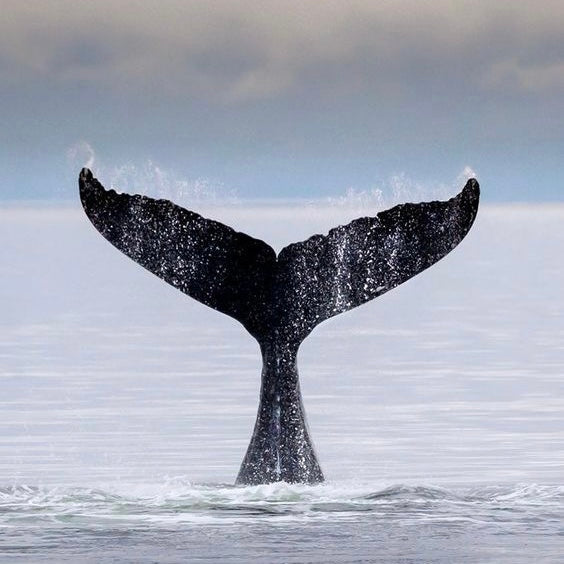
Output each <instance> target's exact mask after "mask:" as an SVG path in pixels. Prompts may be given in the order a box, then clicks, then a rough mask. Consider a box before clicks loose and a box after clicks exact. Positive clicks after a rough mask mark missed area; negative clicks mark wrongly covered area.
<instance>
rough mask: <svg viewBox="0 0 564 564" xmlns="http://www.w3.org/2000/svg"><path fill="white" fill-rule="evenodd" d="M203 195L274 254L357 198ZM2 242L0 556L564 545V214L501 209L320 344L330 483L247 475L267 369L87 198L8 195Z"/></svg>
mask: <svg viewBox="0 0 564 564" xmlns="http://www.w3.org/2000/svg"><path fill="white" fill-rule="evenodd" d="M198 211H202V212H204V213H206V214H207V215H208V216H210V217H216V218H218V219H220V220H222V221H225V222H227V223H229V224H230V225H232V226H234V227H236V228H237V229H241V230H244V231H246V232H248V233H250V234H251V235H255V236H258V237H261V238H263V239H265V240H267V241H268V242H270V243H271V244H273V246H274V247H275V248H276V249H277V250H279V249H280V248H281V247H282V246H283V245H284V244H287V243H290V242H291V241H293V240H297V239H303V238H305V237H307V236H308V235H310V234H312V233H315V232H319V231H326V230H327V229H328V228H330V227H332V226H333V225H336V224H338V223H340V222H343V221H346V220H347V219H350V218H352V217H354V216H355V215H358V214H359V213H358V212H359V210H348V211H347V210H344V209H343V208H341V207H339V206H333V207H324V208H320V207H318V206H314V205H303V206H289V205H282V204H279V205H277V206H261V207H252V206H250V205H243V206H238V207H237V206H234V207H231V208H225V209H222V208H217V207H216V208H214V209H209V210H198ZM347 214H348V215H347ZM0 241H1V242H2V244H1V247H0V259H1V260H0V274H1V280H2V282H1V286H0V288H1V291H0V383H1V386H2V388H1V389H2V392H1V394H0V561H2V562H25V563H28V562H241V563H246V562H291V563H294V562H296V563H297V562H300V563H301V562H320V563H322V562H338V563H351V562H386V563H388V562H390V563H396V562H397V563H408V562H409V563H411V562H424V563H427V562H429V563H432V562H437V563H439V562H440V563H443V562H444V563H447V562H448V563H453V562H480V563H482V562H507V563H518V562H551V563H552V562H561V561H562V558H563V556H562V555H564V475H563V468H564V299H563V298H562V295H561V292H562V288H563V287H564V261H563V260H562V249H563V248H564V207H559V206H503V207H491V206H490V207H484V208H483V209H482V210H481V212H480V214H479V217H478V220H477V223H476V225H475V227H474V228H473V230H472V231H471V232H470V234H469V236H468V238H467V239H466V240H465V241H464V242H463V243H462V244H461V245H460V247H459V248H458V249H456V250H455V251H454V252H453V253H452V254H451V255H449V256H448V257H447V258H446V259H444V260H443V261H442V262H440V263H439V264H437V265H436V266H435V267H433V268H432V269H430V270H429V271H427V272H425V273H423V274H421V275H420V276H418V277H416V278H415V279H413V280H411V281H410V282H408V283H406V284H405V285H403V286H401V287H400V288H397V289H396V290H393V291H392V292H390V293H388V294H386V295H385V296H382V297H381V298H379V299H377V300H375V301H374V302H372V303H370V304H367V305H365V306H362V307H361V308H358V309H356V310H353V311H351V312H349V313H347V314H343V315H341V316H338V317H336V318H333V319H331V320H330V321H328V322H326V323H325V324H323V325H321V326H320V327H318V328H317V329H316V330H315V331H314V333H313V334H312V335H311V336H310V337H309V338H308V339H307V340H306V341H305V342H304V344H303V346H302V349H301V351H300V356H299V367H300V374H301V381H302V391H303V395H304V403H305V407H306V411H307V414H308V421H309V426H310V430H311V433H312V436H313V439H314V442H315V445H316V449H317V452H318V456H319V459H320V462H321V465H322V468H323V470H324V472H325V475H326V477H327V480H328V481H327V483H326V484H323V485H320V486H315V487H307V486H296V485H288V484H272V485H268V486H258V487H244V488H241V487H237V488H236V487H233V486H232V485H231V484H232V483H233V481H234V479H235V476H236V474H237V471H238V468H239V464H240V462H241V460H242V457H243V455H244V452H245V449H246V447H247V445H248V441H249V439H250V435H251V432H252V427H253V424H254V418H255V415H256V409H257V403H258V392H259V382H260V355H259V351H258V347H257V345H256V344H255V343H254V342H253V341H252V339H251V338H250V337H249V336H248V335H247V334H246V333H245V331H244V330H243V329H242V327H240V326H239V325H238V324H237V322H235V321H234V320H232V319H230V318H228V317H225V316H222V315H220V314H218V313H217V312H214V311H213V310H210V309H207V308H205V307H204V306H202V305H200V304H198V303H196V302H194V301H192V300H190V299H188V298H186V297H185V296H183V295H182V294H180V293H179V292H177V291H176V290H174V289H173V288H171V287H169V286H167V285H166V284H164V283H163V282H162V281H160V280H158V279H157V278H156V277H154V276H152V275H151V274H149V273H148V272H146V271H144V270H143V269H142V268H140V267H138V266H137V265H135V264H134V263H133V262H131V261H129V260H128V259H127V258H126V257H124V256H122V255H121V254H120V253H119V252H118V251H116V250H114V249H113V248H112V247H111V246H110V245H109V244H108V243H107V242H106V241H104V240H103V239H102V238H101V237H100V236H99V235H98V234H97V233H96V232H95V231H94V229H93V228H92V227H91V226H90V225H89V223H88V221H87V219H86V218H85V217H84V216H83V215H82V214H81V212H80V211H79V210H78V209H75V208H72V209H50V208H42V209H39V208H30V207H12V208H4V209H0Z"/></svg>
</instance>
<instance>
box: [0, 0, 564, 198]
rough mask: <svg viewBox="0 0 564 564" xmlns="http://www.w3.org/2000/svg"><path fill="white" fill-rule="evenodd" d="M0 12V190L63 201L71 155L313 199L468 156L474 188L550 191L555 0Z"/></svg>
mask: <svg viewBox="0 0 564 564" xmlns="http://www.w3.org/2000/svg"><path fill="white" fill-rule="evenodd" d="M1 8H2V10H1V11H2V17H1V18H0V123H1V128H0V173H1V174H2V181H1V182H0V200H4V201H7V200H50V201H52V200H61V201H62V200H72V199H73V198H76V192H77V187H76V178H77V175H78V172H79V170H80V168H81V167H82V166H83V165H84V164H89V165H91V167H92V169H93V171H94V173H95V174H96V175H97V176H98V177H99V178H100V180H101V181H102V182H103V183H104V184H106V185H109V184H114V185H117V183H118V181H119V180H121V181H122V184H125V185H126V187H127V185H128V182H129V185H131V186H133V188H135V190H136V191H141V190H144V188H143V186H142V185H143V182H145V183H146V184H150V183H152V182H155V181H158V178H161V179H162V177H163V175H164V176H165V177H166V178H168V179H173V180H174V182H185V183H187V185H189V186H207V187H210V190H212V189H213V190H217V191H218V192H219V193H221V194H236V195H237V196H238V197H241V198H270V199H275V198H320V197H321V198H324V197H334V196H338V195H340V194H345V193H347V191H350V190H355V191H370V190H374V189H376V188H379V189H383V190H389V189H391V188H390V187H391V186H393V183H394V179H397V178H403V179H406V182H409V183H411V185H416V186H425V187H433V186H436V185H448V186H451V185H452V186H453V187H456V188H457V187H458V186H457V183H459V182H460V178H461V174H462V176H464V174H465V172H464V171H466V172H468V171H472V172H473V173H475V175H476V177H477V178H478V180H479V181H480V183H481V186H482V191H483V198H484V200H486V201H490V202H511V201H532V202H534V201H563V200H564V162H563V158H562V157H563V156H564V2H562V1H561V0H556V1H555V0H543V2H541V3H539V2H535V1H532V0H513V1H506V0H496V1H495V2H492V1H491V0H489V1H483V0H471V1H467V0H457V1H453V0H433V1H432V2H431V1H422V0H394V1H386V0H381V1H376V0H347V1H346V2H344V1H342V0H338V1H334V0H324V1H322V2H321V1H319V0H302V1H300V2H297V1H289V0H286V1H269V0H262V1H261V2H257V1H256V0H215V1H214V0H206V1H205V2H203V1H197V2H196V1H176V0H160V1H158V2H157V1H148V0H142V1H135V0H112V1H111V2H110V1H106V0H97V1H96V2H91V1H88V2H85V1H80V0H45V1H42V2H36V1H32V0H2V2H1ZM140 171H141V172H140ZM143 171H145V172H143ZM147 171H149V172H147ZM155 171H157V172H158V173H159V174H157V175H155ZM159 175H160V176H159ZM132 176H135V178H136V179H137V184H135V183H132V182H131V177H132ZM139 185H141V187H140V186H139ZM118 187H119V186H118ZM147 191H148V192H150V186H147Z"/></svg>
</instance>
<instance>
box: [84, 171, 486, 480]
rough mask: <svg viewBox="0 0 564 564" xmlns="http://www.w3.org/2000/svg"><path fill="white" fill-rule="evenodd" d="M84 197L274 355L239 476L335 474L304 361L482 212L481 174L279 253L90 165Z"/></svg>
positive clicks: (146, 262)
mask: <svg viewBox="0 0 564 564" xmlns="http://www.w3.org/2000/svg"><path fill="white" fill-rule="evenodd" d="M79 186H80V197H81V201H82V205H83V207H84V210H85V212H86V214H87V215H88V217H89V219H90V221H91V222H92V223H93V225H94V226H95V227H96V229H97V230H98V231H99V232H100V233H101V234H102V235H103V236H104V237H105V238H106V239H107V240H108V241H109V242H110V243H112V244H113V245H114V246H115V247H117V248H118V249H119V250H120V251H122V252H123V253H125V254H126V255H127V256H129V257H130V258H132V259H133V260H135V261H136V262H137V263H139V264H140V265H142V266H143V267H145V268H146V269H148V270H149V271H151V272H152V273H154V274H156V275H157V276H159V277H160V278H162V279H163V280H165V281H166V282H168V283H169V284H171V285H172V286H174V287H176V288H178V289H179V290H181V291H182V292H184V293H185V294H187V295H189V296H191V297H192V298H194V299H196V300H198V301H200V302H201V303H203V304H205V305H207V306H209V307H212V308H214V309H216V310H218V311H220V312H222V313H225V314H226V315H229V316H231V317H233V318H235V319H237V320H238V321H239V322H240V323H242V324H243V326H244V327H245V328H246V329H247V331H248V332H249V333H250V334H251V335H252V336H253V337H254V338H255V339H256V340H257V341H258V343H259V345H260V348H261V353H262V355H263V371H262V385H261V399H260V405H259V411H258V416H257V422H256V425H255V430H254V433H253V437H252V439H251V444H250V445H249V448H248V450H247V454H246V456H245V459H244V461H243V465H242V467H241V470H240V472H239V476H238V478H237V482H238V483H264V482H272V481H279V480H284V481H287V482H306V483H314V482H319V481H321V480H322V479H323V474H322V472H321V469H320V467H319V464H318V462H317V459H316V456H315V452H314V449H313V446H312V443H311V440H310V438H309V432H308V430H307V425H306V421H305V411H304V409H303V405H302V401H301V394H300V389H299V378H298V372H297V364H296V357H297V352H298V348H299V346H300V344H301V342H302V341H303V340H304V339H305V337H307V335H308V334H309V333H310V332H311V331H312V330H313V329H314V328H315V327H316V326H317V325H318V324H319V323H321V322H322V321H324V320H326V319H329V318H330V317H333V316H335V315H337V314H339V313H343V312H345V311H348V310H350V309H352V308H354V307H357V306H359V305H362V304H364V303H366V302H368V301H370V300H372V299H374V298H376V297H378V296H379V295H381V294H383V293H385V292H387V291H389V290H391V289H392V288H395V287H396V286H398V285H399V284H401V283H402V282H405V281H406V280H409V279H410V278H412V277H413V276H415V275H416V274H418V273H420V272H421V271H423V270H425V269H426V268H428V267H429V266H431V265H433V264H434V263H435V262H437V261H438V260H440V259H441V258H443V257H444V256H445V255H446V254H448V253H449V252H450V251H451V250H452V249H454V248H455V247H456V246H457V245H458V243H460V241H461V240H462V239H463V238H464V236H465V235H466V233H467V232H468V230H469V229H470V227H471V226H472V223H473V222H474V219H475V217H476V213H477V210H478V203H479V186H478V183H477V182H476V180H473V179H472V180H469V181H468V183H467V184H466V186H465V187H464V189H463V190H462V191H461V192H460V193H459V194H458V195H457V196H455V197H454V198H451V199H450V200H447V201H442V202H427V203H420V204H402V205H399V206H396V207H394V208H391V209H389V210H387V211H384V212H381V213H379V214H378V215H376V216H374V217H364V218H360V219H356V220H354V221H352V222H351V223H349V224H347V225H344V226H340V227H336V228H335V229H332V230H331V231H329V233H328V234H327V235H314V236H313V237H310V238H309V239H307V240H306V241H303V242H299V243H294V244H291V245H289V246H287V247H285V248H284V249H282V251H281V252H280V253H279V254H278V256H276V253H275V252H274V250H273V249H272V248H271V247H270V246H269V245H267V244H266V243H264V242H263V241H260V240H258V239H254V238H252V237H250V236H248V235H245V234H244V233H239V232H236V231H235V230H233V229H231V228H230V227H227V226H225V225H223V224H221V223H219V222H217V221H213V220H209V219H206V218H204V217H202V216H200V215H198V214H196V213H194V212H191V211H189V210H186V209H184V208H182V207H180V206H177V205H175V204H173V203H172V202H169V201H167V200H155V199H152V198H148V197H145V196H139V195H133V196H132V195H129V194H118V193H116V192H115V191H114V190H106V189H105V188H104V187H103V186H102V185H101V184H100V183H99V182H98V181H97V180H96V179H95V178H94V177H93V175H92V173H91V172H90V170H88V169H83V170H82V171H81V173H80V177H79Z"/></svg>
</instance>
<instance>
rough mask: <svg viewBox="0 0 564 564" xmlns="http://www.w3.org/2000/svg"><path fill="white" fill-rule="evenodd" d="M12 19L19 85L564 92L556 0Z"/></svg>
mask: <svg viewBox="0 0 564 564" xmlns="http://www.w3.org/2000/svg"><path fill="white" fill-rule="evenodd" d="M2 11H3V17H2V19H1V21H0V51H1V52H2V54H3V55H2V61H0V73H1V76H2V79H3V80H5V81H8V82H9V83H11V84H14V83H18V82H20V83H22V82H26V81H33V80H49V81H55V82H59V83H62V84H76V83H85V84H95V85H99V86H103V87H104V88H108V89H110V90H117V91H122V90H128V89H131V90H135V89H139V88H142V89H146V90H147V91H157V92H159V94H160V95H167V96H171V97H178V96H187V95H188V96H195V97H199V98H202V99H211V100H215V101H216V102H217V103H228V104H233V103H235V104H238V103H247V102H249V101H254V100H260V99H272V98H276V97H280V96H287V95H292V94H293V93H296V92H299V91H300V90H303V89H315V90H318V91H320V92H322V91H323V90H327V89H329V90H330V91H331V92H333V93H337V95H339V92H341V93H344V94H350V92H351V91H369V92H377V93H387V94H389V95H390V96H394V95H397V94H398V93H400V94H409V91H410V88H413V84H412V82H411V79H410V76H413V81H415V80H418V79H419V78H420V76H421V75H423V76H425V77H426V79H427V80H429V81H434V82H435V83H437V84H440V85H441V86H445V85H447V84H448V83H449V81H450V82H452V81H465V80H469V79H470V78H471V79H472V80H475V81H476V84H478V85H479V86H480V87H481V88H484V89H486V90H487V89H494V90H495V89H496V88H498V87H499V85H500V84H510V85H511V86H512V87H513V88H518V89H523V90H531V89H541V90H542V89H546V88H559V89H561V88H562V87H563V83H562V77H561V75H562V67H563V65H564V49H562V42H561V40H560V39H558V38H561V37H563V36H564V4H563V3H562V2H560V1H554V0H546V1H545V2H543V4H542V9H540V8H539V5H538V4H537V3H535V2H533V1H532V0H521V1H519V0H517V1H513V2H509V1H507V0H498V1H496V2H487V1H484V0H474V1H466V0H458V1H454V0H434V1H433V2H421V1H420V0H396V1H380V2H374V1H373V0H349V1H348V2H342V1H336V0H325V1H324V2H318V1H314V0H310V1H305V2H295V1H271V0H265V1H264V2H260V3H257V2H255V1H254V0H215V1H214V0H210V1H208V2H196V1H192V2H187V1H177V0H164V1H161V2H146V1H140V0H120V1H115V0H114V1H112V2H109V1H107V0H98V1H97V2H87V1H77V0H51V1H49V2H41V3H39V2H21V0H17V1H16V0H4V1H3V3H2ZM547 58H549V59H550V60H549V64H547ZM465 76H466V77H467V78H466V79H465V78H464V77H465ZM476 79H477V80H476ZM344 94H343V95H344Z"/></svg>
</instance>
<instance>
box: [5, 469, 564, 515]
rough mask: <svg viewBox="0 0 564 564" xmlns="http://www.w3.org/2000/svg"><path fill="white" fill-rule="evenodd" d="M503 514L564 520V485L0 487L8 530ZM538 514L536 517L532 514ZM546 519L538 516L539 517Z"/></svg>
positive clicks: (174, 483) (185, 483)
mask: <svg viewBox="0 0 564 564" xmlns="http://www.w3.org/2000/svg"><path fill="white" fill-rule="evenodd" d="M500 510H502V511H503V512H505V514H507V513H508V512H513V513H515V512H520V514H521V515H522V516H523V518H525V517H526V516H527V514H530V513H531V512H535V511H536V512H537V513H539V512H540V513H541V514H542V515H544V514H547V512H549V513H550V514H551V518H554V516H555V513H556V514H558V516H559V518H562V517H564V486H555V485H536V484H525V485H524V484H518V485H512V486H494V485H490V486H481V487H479V488H460V489H445V488H441V487H436V486H420V485H404V484H398V485H390V486H386V487H382V488H378V489H376V490H374V489H373V488H371V487H370V486H369V485H356V484H338V483H326V484H323V485H319V486H306V485H296V484H286V483H275V484H268V485H260V486H248V487H236V486H231V485H226V484H192V483H190V482H188V481H185V480H181V479H174V480H167V481H166V482H164V483H160V484H130V485H127V486H124V485H123V484H118V485H110V486H106V487H102V488H100V487H98V488H85V487H73V488H62V487H54V488H45V487H35V486H29V485H18V486H13V487H8V488H2V489H0V525H5V526H10V525H12V526H15V525H17V524H20V525H21V524H22V523H33V522H35V523H59V524H69V523H74V524H75V525H80V524H81V523H85V522H91V521H92V520H108V519H111V520H114V521H130V522H137V523H141V522H151V523H168V524H172V523H178V522H187V521H189V522H193V523H198V522H206V523H209V522H210V521H214V522H224V523H225V522H231V523H233V522H242V521H249V520H253V519H255V520H256V519H264V518H266V519H273V518H278V519H319V518H323V516H324V515H326V516H328V515H330V516H331V518H343V519H347V518H350V517H351V516H354V515H358V514H360V513H367V512H368V513H374V514H379V515H381V516H382V517H385V518H386V519H390V520H394V519H396V520H401V521H403V522H405V521H406V520H408V521H409V520H446V521H449V520H459V521H475V522H477V521H481V522H488V521H490V520H493V521H496V522H499V521H500ZM529 516H530V515H529ZM537 517H538V516H537Z"/></svg>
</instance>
